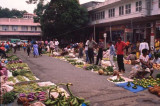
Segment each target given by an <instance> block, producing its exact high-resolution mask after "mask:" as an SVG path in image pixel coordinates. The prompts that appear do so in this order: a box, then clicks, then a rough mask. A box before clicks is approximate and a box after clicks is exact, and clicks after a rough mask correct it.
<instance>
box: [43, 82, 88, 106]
mask: <svg viewBox="0 0 160 106" xmlns="http://www.w3.org/2000/svg"><path fill="white" fill-rule="evenodd" d="M59 85H65V86H66V87H67V90H68V92H69V94H70V96H69V97H66V96H65V95H63V93H64V92H60V91H59V90H58V87H57V86H55V87H52V88H50V90H49V98H48V99H47V100H46V101H45V105H47V106H50V105H51V106H81V105H82V104H83V103H84V104H86V105H87V106H88V105H89V101H85V99H84V98H79V97H76V96H74V95H73V94H72V92H71V90H70V88H69V86H71V85H72V84H71V83H67V84H59ZM53 90H54V92H58V93H59V96H58V98H53V97H51V95H50V93H51V92H52V91H53Z"/></svg>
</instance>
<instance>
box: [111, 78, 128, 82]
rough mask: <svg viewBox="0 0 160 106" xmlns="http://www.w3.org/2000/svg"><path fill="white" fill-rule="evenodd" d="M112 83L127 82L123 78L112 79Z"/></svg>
mask: <svg viewBox="0 0 160 106" xmlns="http://www.w3.org/2000/svg"><path fill="white" fill-rule="evenodd" d="M110 81H112V82H123V81H125V80H124V79H123V78H122V77H120V78H119V79H114V80H113V79H110Z"/></svg>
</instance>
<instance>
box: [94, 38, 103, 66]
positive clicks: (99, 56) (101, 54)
mask: <svg viewBox="0 0 160 106" xmlns="http://www.w3.org/2000/svg"><path fill="white" fill-rule="evenodd" d="M103 49H104V42H103V40H102V39H100V40H99V44H98V55H97V61H96V65H101V60H102V58H103ZM99 60H100V64H99Z"/></svg>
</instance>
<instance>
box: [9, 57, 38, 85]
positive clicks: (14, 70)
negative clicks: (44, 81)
mask: <svg viewBox="0 0 160 106" xmlns="http://www.w3.org/2000/svg"><path fill="white" fill-rule="evenodd" d="M15 59H19V58H18V57H16V56H15V55H14V56H10V57H9V58H7V60H8V62H7V63H6V69H7V70H8V72H7V73H8V74H9V75H7V77H8V81H12V82H13V83H19V82H25V81H34V80H38V78H36V77H35V76H34V75H33V73H32V72H31V70H30V68H29V67H28V65H27V64H26V63H23V62H22V60H15Z"/></svg>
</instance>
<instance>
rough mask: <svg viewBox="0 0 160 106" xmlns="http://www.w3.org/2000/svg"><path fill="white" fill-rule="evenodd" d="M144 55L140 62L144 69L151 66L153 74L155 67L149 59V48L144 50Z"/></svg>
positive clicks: (141, 56)
mask: <svg viewBox="0 0 160 106" xmlns="http://www.w3.org/2000/svg"><path fill="white" fill-rule="evenodd" d="M142 53H143V54H142V55H140V58H139V59H140V63H141V66H142V68H143V69H146V68H149V69H150V76H152V74H153V68H152V63H151V62H150V60H149V56H148V55H147V53H148V50H147V49H143V50H142Z"/></svg>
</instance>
